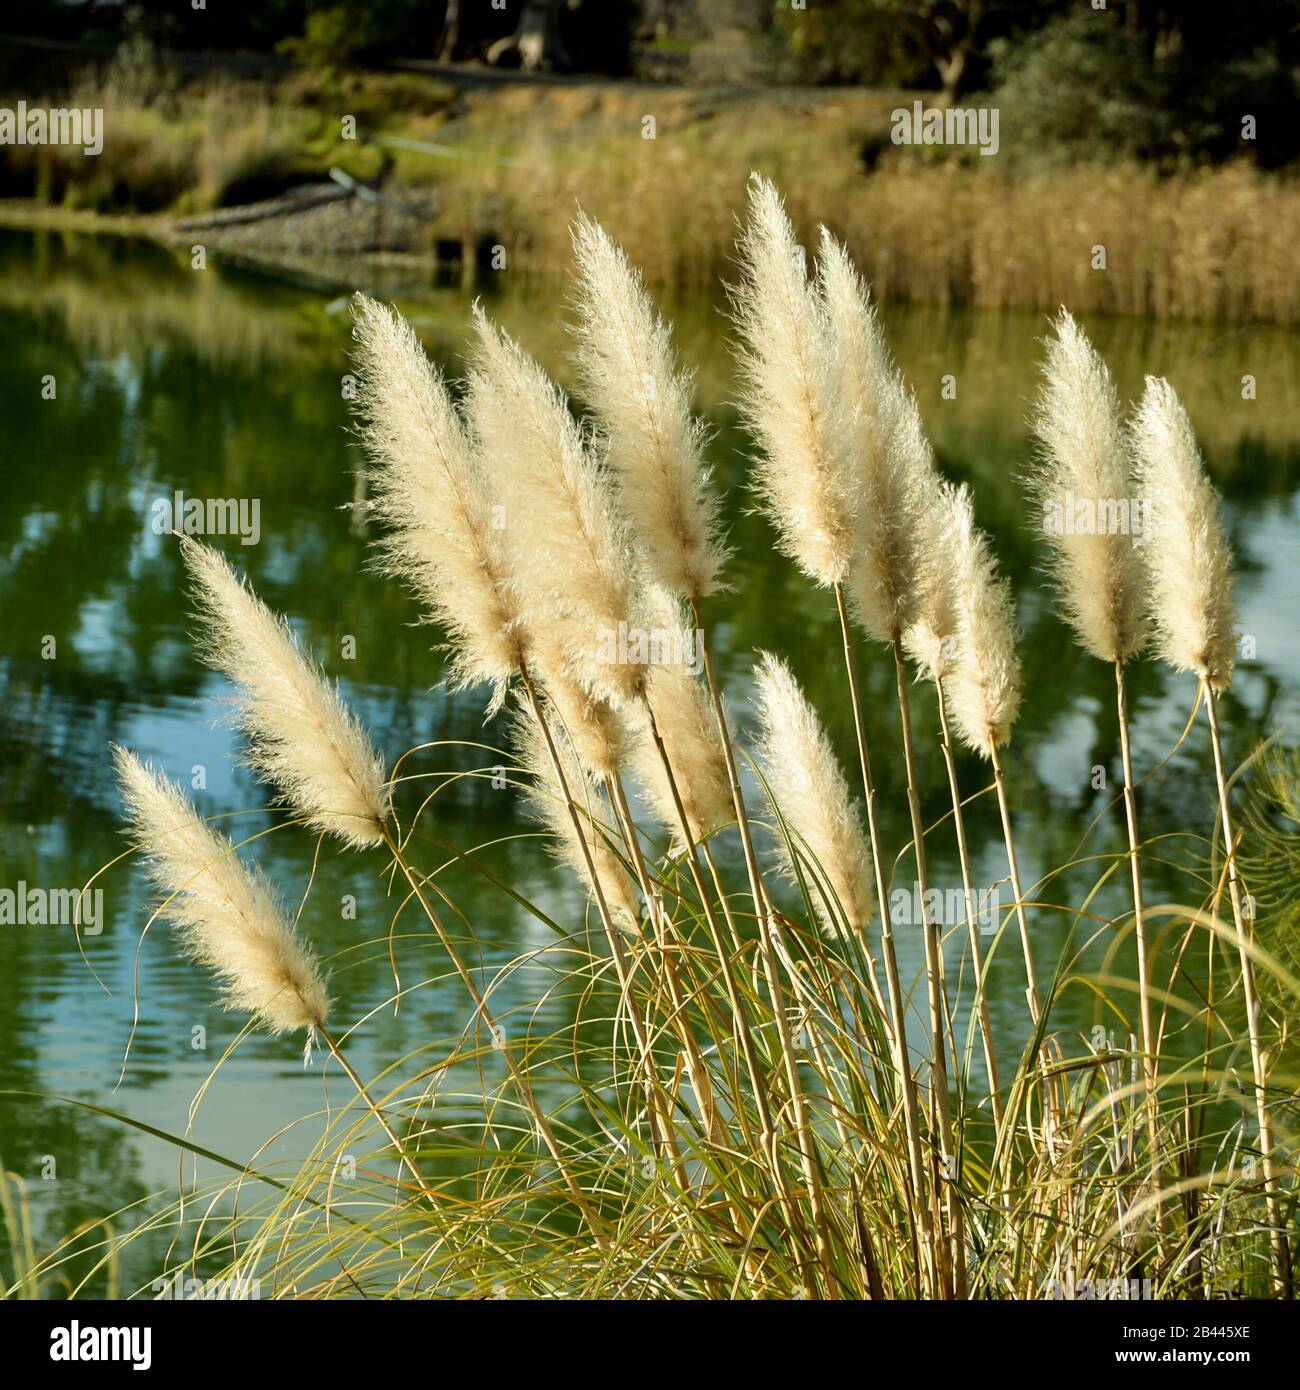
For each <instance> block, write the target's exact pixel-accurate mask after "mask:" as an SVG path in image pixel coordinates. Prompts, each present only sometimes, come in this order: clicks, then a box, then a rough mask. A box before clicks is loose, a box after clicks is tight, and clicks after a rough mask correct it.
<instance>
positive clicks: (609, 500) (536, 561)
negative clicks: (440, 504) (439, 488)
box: [468, 305, 645, 705]
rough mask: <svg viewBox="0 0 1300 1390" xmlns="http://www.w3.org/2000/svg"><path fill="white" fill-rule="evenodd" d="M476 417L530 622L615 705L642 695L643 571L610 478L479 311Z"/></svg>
mask: <svg viewBox="0 0 1300 1390" xmlns="http://www.w3.org/2000/svg"><path fill="white" fill-rule="evenodd" d="M474 330H475V344H474V351H473V355H472V359H471V360H472V368H471V372H470V378H469V400H468V408H469V415H470V421H471V424H472V428H473V431H474V435H475V438H476V440H477V441H478V444H479V447H480V448H481V449H482V451H483V459H484V466H485V468H486V469H487V470H488V473H489V476H490V479H491V487H492V491H493V495H494V497H495V498H496V500H497V501H498V503H499V504H500V505H501V506H502V507H503V508H504V512H503V515H504V523H505V543H506V546H507V548H508V553H509V555H510V558H511V563H512V566H513V572H514V574H515V579H516V584H517V588H518V592H519V594H520V597H521V603H522V606H523V610H524V619H525V622H526V623H527V625H528V627H529V628H530V629H542V628H547V629H549V630H550V631H551V632H553V633H554V634H555V635H556V640H557V641H558V642H559V643H560V644H561V646H562V647H563V649H564V651H565V652H566V654H567V658H568V662H569V666H570V670H571V673H572V675H573V676H574V677H575V678H576V679H577V680H580V681H581V682H582V683H583V684H584V685H585V686H586V687H587V688H588V689H589V690H590V691H591V693H592V694H593V695H595V696H597V697H599V698H602V699H605V700H607V701H609V702H610V703H611V704H614V705H622V704H626V703H628V702H629V701H635V700H637V699H639V698H640V696H641V694H642V692H643V690H644V685H645V664H644V662H641V661H638V660H635V659H623V656H622V653H621V652H620V651H619V646H618V643H619V637H620V634H623V636H624V640H626V635H627V634H628V633H629V632H630V631H632V630H634V629H640V628H643V627H644V626H645V624H644V623H643V621H642V615H641V613H640V610H639V607H638V604H639V591H640V576H639V575H638V572H637V568H636V566H635V564H634V562H633V557H632V551H631V546H630V542H629V537H628V534H627V529H626V525H625V524H624V523H623V521H622V520H621V518H620V517H619V516H618V514H617V512H616V510H615V507H614V501H613V497H612V495H611V490H610V486H609V479H608V476H607V475H606V473H605V471H604V469H603V468H602V467H601V466H600V465H599V464H598V462H597V460H596V459H595V457H594V456H593V455H592V452H591V450H590V448H589V446H588V440H587V439H586V438H585V437H584V435H583V432H582V430H581V428H580V427H579V425H578V423H577V422H576V421H575V420H574V418H573V416H572V415H571V414H570V413H569V407H568V402H567V401H566V400H565V398H564V396H563V394H562V392H561V391H560V390H559V388H558V387H556V386H555V385H554V384H553V383H552V382H551V381H550V379H549V378H548V377H547V376H546V373H545V372H544V371H543V370H542V369H541V367H539V366H538V365H537V363H536V362H535V361H534V360H533V359H532V358H531V357H529V356H528V354H527V353H525V352H524V351H523V349H522V348H520V346H519V344H518V343H516V342H515V341H514V340H513V339H512V338H510V337H509V336H508V335H506V334H505V333H503V332H502V331H501V330H500V329H499V328H497V327H496V326H495V325H494V324H492V323H491V322H490V321H489V319H488V317H487V315H486V314H485V313H484V311H483V309H482V307H481V306H479V305H475V307H474Z"/></svg>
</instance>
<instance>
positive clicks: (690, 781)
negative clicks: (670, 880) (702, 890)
mask: <svg viewBox="0 0 1300 1390" xmlns="http://www.w3.org/2000/svg"><path fill="white" fill-rule="evenodd" d="M646 695H647V698H648V699H649V702H650V708H651V709H652V710H653V711H654V717H655V722H656V723H657V724H658V726H659V735H660V737H661V738H662V739H663V742H664V749H665V751H666V752H667V754H668V762H669V765H670V766H671V767H672V769H673V778H674V780H675V782H676V783H677V791H678V794H679V795H680V797H681V799H682V809H683V810H684V811H685V812H686V824H687V826H688V828H689V829H690V832H691V840H692V842H693V843H695V844H697V845H698V844H701V843H702V842H703V841H704V840H706V839H707V838H708V837H709V836H710V835H711V834H712V833H713V832H714V831H715V830H717V829H718V828H719V827H720V826H723V825H726V824H728V823H729V822H730V821H732V820H733V819H734V818H735V810H734V803H733V801H732V797H731V781H730V778H729V777H728V775H727V762H726V757H725V755H724V754H723V750H722V744H721V742H720V741H719V738H718V722H717V718H716V716H715V715H714V712H713V706H712V705H711V704H710V702H709V696H708V692H707V691H706V690H705V689H704V686H703V685H702V684H701V682H700V680H699V678H698V677H697V676H694V675H692V674H691V672H690V671H689V670H688V669H687V668H686V667H685V666H683V665H681V664H679V663H671V664H668V665H663V666H652V667H651V668H650V672H649V677H648V680H647V685H646ZM635 764H636V770H637V774H638V776H639V777H640V779H641V783H642V786H643V787H644V788H645V792H646V795H647V797H648V798H649V800H650V804H651V806H652V807H653V808H654V813H655V816H656V817H657V819H658V820H659V821H660V823H661V824H663V825H664V826H666V827H667V828H668V829H669V830H671V831H672V834H673V844H672V851H671V852H672V853H674V854H677V853H680V852H681V851H682V850H683V849H684V848H685V845H684V844H683V842H682V838H681V826H680V823H679V821H678V816H677V806H676V802H675V801H674V800H673V793H672V787H671V786H670V785H669V782H668V775H667V773H666V772H665V771H664V765H663V760H662V759H661V758H660V757H659V753H658V750H657V749H656V747H655V743H654V737H653V735H652V734H651V732H650V727H649V720H648V719H646V718H644V717H643V718H642V719H641V720H640V721H639V722H638V739H637V743H636V751H635Z"/></svg>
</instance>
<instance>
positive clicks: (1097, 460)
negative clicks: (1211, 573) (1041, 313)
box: [1030, 309, 1147, 662]
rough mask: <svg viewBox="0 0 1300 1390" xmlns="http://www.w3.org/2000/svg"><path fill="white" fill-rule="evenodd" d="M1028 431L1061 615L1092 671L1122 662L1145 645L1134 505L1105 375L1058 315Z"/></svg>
mask: <svg viewBox="0 0 1300 1390" xmlns="http://www.w3.org/2000/svg"><path fill="white" fill-rule="evenodd" d="M1033 428H1034V433H1035V435H1036V436H1037V438H1038V441H1039V448H1040V454H1039V458H1038V462H1037V464H1036V466H1035V468H1034V470H1033V472H1032V473H1031V474H1030V484H1031V490H1032V492H1033V494H1034V496H1035V497H1036V498H1037V500H1038V502H1039V504H1040V505H1041V506H1042V508H1043V534H1044V536H1045V538H1046V540H1047V544H1048V547H1049V551H1050V556H1051V566H1052V577H1053V579H1054V581H1055V583H1056V587H1057V592H1058V594H1059V597H1060V602H1061V611H1062V614H1063V616H1064V617H1065V620H1066V621H1067V622H1068V623H1069V625H1070V627H1071V628H1072V629H1073V631H1074V635H1075V640H1076V641H1077V642H1078V643H1079V645H1080V646H1081V647H1082V648H1083V649H1084V651H1086V652H1088V653H1089V654H1090V655H1092V656H1095V657H1096V658H1097V659H1098V660H1099V661H1110V662H1117V661H1127V660H1128V659H1129V658H1130V657H1131V656H1134V655H1135V654H1136V653H1137V652H1138V651H1139V650H1140V649H1141V647H1142V644H1143V642H1144V641H1145V640H1146V635H1147V616H1146V607H1145V604H1144V602H1143V593H1144V587H1145V585H1144V577H1143V573H1142V560H1141V555H1140V554H1139V547H1138V546H1137V545H1135V544H1134V536H1133V531H1132V525H1133V507H1134V504H1136V503H1137V502H1139V501H1140V500H1141V499H1140V498H1139V497H1138V496H1137V495H1136V492H1135V489H1134V485H1133V484H1134V479H1133V475H1132V471H1131V467H1130V458H1129V451H1128V446H1127V442H1126V440H1125V437H1124V430H1123V425H1122V421H1121V418H1120V407H1119V398H1118V396H1117V395H1116V393H1115V386H1114V383H1113V382H1112V381H1111V377H1110V372H1109V371H1107V369H1106V364H1105V363H1104V362H1103V361H1102V360H1101V358H1100V357H1099V356H1098V355H1097V353H1096V351H1095V349H1094V348H1093V346H1092V344H1091V343H1090V342H1089V341H1088V339H1087V337H1086V335H1085V334H1084V332H1083V330H1082V329H1081V328H1080V327H1079V325H1078V324H1077V323H1076V322H1075V321H1074V319H1073V318H1072V317H1071V316H1070V315H1069V314H1068V313H1066V312H1065V310H1064V309H1062V310H1061V312H1060V314H1059V315H1058V316H1057V318H1056V319H1055V320H1054V321H1053V324H1052V336H1051V337H1050V338H1049V339H1048V340H1047V357H1046V361H1045V362H1044V364H1043V385H1042V389H1041V390H1040V392H1039V395H1038V399H1037V402H1036V405H1035V409H1034V416H1033ZM1125 514H1126V515H1127V517H1128V525H1127V527H1124V528H1123V529H1121V522H1120V518H1121V517H1122V516H1123V515H1125ZM1089 515H1090V516H1091V517H1092V524H1091V526H1089V525H1088V523H1087V521H1086V520H1084V518H1085V517H1087V516H1089ZM1099 528H1100V529H1099Z"/></svg>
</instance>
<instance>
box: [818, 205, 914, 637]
mask: <svg viewBox="0 0 1300 1390" xmlns="http://www.w3.org/2000/svg"><path fill="white" fill-rule="evenodd" d="M818 292H819V295H820V299H821V304H822V312H823V315H824V317H825V321H826V341H827V345H828V346H827V351H828V354H829V357H830V360H831V362H832V365H833V370H834V374H835V381H836V389H837V391H838V393H839V400H840V409H839V419H840V422H841V423H840V435H839V447H840V450H841V452H842V455H843V463H842V465H841V467H842V471H843V474H844V477H845V478H846V480H847V486H848V487H849V488H850V490H851V493H852V497H853V505H852V508H851V518H852V521H851V542H852V551H851V554H852V560H851V564H850V566H849V571H848V575H847V590H848V596H849V602H850V604H851V605H852V609H853V614H854V617H856V618H857V620H858V622H859V623H860V624H861V625H862V627H863V629H864V630H865V631H866V633H867V634H868V635H869V636H870V637H874V638H875V639H876V640H877V641H881V642H892V641H894V640H896V639H897V638H899V637H900V636H901V635H902V633H903V632H904V631H905V630H906V628H907V627H908V626H910V624H911V623H912V621H913V618H914V616H915V611H916V605H917V574H918V570H919V567H920V558H921V557H920V513H921V504H922V497H921V491H920V490H921V487H922V482H923V480H924V479H925V478H926V477H927V475H929V474H931V473H932V472H933V468H934V465H933V458H932V453H931V449H930V445H929V442H928V440H927V439H926V437H925V430H924V427H923V426H922V424H921V416H920V412H919V411H918V410H917V408H916V402H915V401H914V400H913V398H912V396H911V395H910V393H909V392H908V391H907V390H906V388H905V387H904V386H903V382H902V378H901V377H900V376H899V374H898V370H897V368H896V367H895V366H894V365H893V362H892V361H891V359H890V356H889V351H888V349H887V347H886V346H885V341H884V335H883V334H882V333H881V330H880V323H879V320H878V318H877V316H876V310H875V306H874V305H873V304H872V302H871V295H870V291H869V290H868V289H867V286H866V283H865V282H864V281H863V279H862V277H861V276H860V275H859V274H858V272H857V271H856V269H854V266H853V262H852V260H850V258H849V254H848V252H847V251H846V250H845V249H844V247H843V246H842V245H840V243H839V242H837V241H836V240H835V238H834V237H833V236H831V234H830V233H829V232H828V231H827V230H826V229H825V228H824V227H823V228H822V235H821V249H820V254H819V257H818Z"/></svg>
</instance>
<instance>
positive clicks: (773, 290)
mask: <svg viewBox="0 0 1300 1390" xmlns="http://www.w3.org/2000/svg"><path fill="white" fill-rule="evenodd" d="M749 210H750V215H749V222H748V223H747V225H746V226H745V227H744V228H743V230H742V232H741V235H740V239H739V241H738V243H737V245H738V247H739V250H740V256H741V265H742V270H743V274H742V277H741V281H740V284H739V285H736V286H733V287H732V288H731V301H732V310H733V315H734V318H735V322H736V326H737V328H738V330H739V332H740V336H741V346H740V348H739V350H738V352H737V358H738V363H739V367H740V373H741V381H742V391H741V398H740V404H741V410H742V412H743V414H744V417H745V419H746V421H747V423H748V425H749V427H750V429H751V430H752V431H753V433H754V435H755V436H756V437H757V439H758V441H759V445H760V449H761V453H760V456H759V458H758V460H757V480H756V481H757V488H758V492H759V496H760V497H761V499H762V501H763V504H764V506H765V508H766V510H767V512H768V514H769V516H770V517H771V520H772V524H773V525H774V526H775V528H776V533H777V542H778V544H779V546H780V548H781V550H782V551H783V552H784V553H785V554H786V555H788V556H790V558H791V559H792V560H794V562H795V563H796V564H797V565H798V566H799V568H800V569H801V570H802V571H803V572H804V573H805V574H806V575H807V576H808V577H809V578H810V579H812V580H813V581H814V582H815V583H817V584H821V585H824V586H827V587H830V586H831V585H834V584H838V583H841V582H843V580H844V578H845V577H846V575H847V574H848V572H849V560H850V556H851V554H852V549H853V528H854V510H853V508H854V496H853V491H852V489H851V488H850V486H849V485H848V480H847V479H846V477H845V474H844V469H843V467H842V466H841V460H840V453H839V449H840V441H839V439H838V431H839V429H840V422H839V420H838V409H839V407H838V400H837V391H836V388H837V381H836V374H835V363H834V361H833V359H832V355H831V354H830V352H828V351H827V346H826V323H825V317H824V315H823V313H822V309H821V305H820V304H819V302H818V299H817V296H816V294H815V293H814V291H813V287H812V286H811V285H810V284H809V282H808V275H807V271H806V269H805V265H804V254H803V248H802V247H801V246H799V244H798V243H797V242H796V241H795V235H794V228H793V227H792V226H791V225H790V220H789V218H788V217H787V216H786V214H785V209H784V207H783V206H782V203H781V198H780V195H779V194H778V193H777V191H776V189H775V188H774V187H773V186H772V184H771V183H770V182H769V181H768V180H767V179H764V178H760V177H759V176H758V175H757V174H754V175H751V176H750V183H749Z"/></svg>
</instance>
